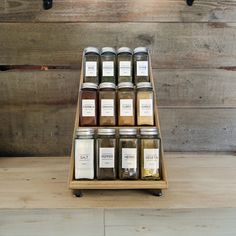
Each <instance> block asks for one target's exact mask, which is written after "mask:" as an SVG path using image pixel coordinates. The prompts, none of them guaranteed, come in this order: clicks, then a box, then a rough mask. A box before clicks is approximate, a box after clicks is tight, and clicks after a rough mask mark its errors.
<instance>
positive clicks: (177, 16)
mask: <svg viewBox="0 0 236 236" xmlns="http://www.w3.org/2000/svg"><path fill="white" fill-rule="evenodd" d="M235 20H236V4H235V1H234V0H230V1H214V0H205V1H204V0H199V1H195V3H194V6H193V7H188V6H187V5H186V3H185V1H182V0H175V1H171V0H146V1H145V2H144V1H142V0H132V1H126V0H100V1H96V0H80V1H77V0H70V1H68V0H56V1H54V6H53V8H52V9H51V10H50V11H44V10H43V9H42V1H41V0H34V1H29V0H14V1H12V0H5V1H1V2H0V21H2V22H16V21H17V22H32V21H34V22H127V21H128V22H130V21H135V22H147V21H148V22H232V21H234V22H235Z"/></svg>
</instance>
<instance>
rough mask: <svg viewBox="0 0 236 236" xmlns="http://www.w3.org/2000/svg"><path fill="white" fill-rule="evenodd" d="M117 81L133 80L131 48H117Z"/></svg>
mask: <svg viewBox="0 0 236 236" xmlns="http://www.w3.org/2000/svg"><path fill="white" fill-rule="evenodd" d="M117 60H118V62H117V63H118V83H122V82H131V83H132V82H133V76H132V74H133V73H132V72H133V65H132V64H133V60H132V50H131V49H130V48H127V47H122V48H119V49H118V50H117Z"/></svg>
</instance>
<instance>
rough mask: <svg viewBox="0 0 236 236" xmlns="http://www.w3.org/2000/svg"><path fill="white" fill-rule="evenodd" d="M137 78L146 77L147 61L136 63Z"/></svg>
mask: <svg viewBox="0 0 236 236" xmlns="http://www.w3.org/2000/svg"><path fill="white" fill-rule="evenodd" d="M137 76H148V61H137Z"/></svg>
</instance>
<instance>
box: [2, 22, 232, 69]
mask: <svg viewBox="0 0 236 236" xmlns="http://www.w3.org/2000/svg"><path fill="white" fill-rule="evenodd" d="M0 35H1V37H0V45H1V47H0V55H1V58H0V64H5V65H8V64H11V65H17V64H20V65H22V64H35V65H42V64H44V65H45V64H46V65H65V64H66V65H72V64H74V65H76V64H79V63H80V62H81V54H82V50H83V49H84V48H85V47H86V46H88V45H95V46H98V47H102V46H104V45H106V46H108V45H109V46H116V47H119V46H123V45H126V46H130V47H132V48H133V47H136V46H147V47H149V48H150V49H151V53H152V63H153V68H168V69H169V68H178V69H180V68H199V67H202V68H209V67H211V68H219V67H220V68H228V67H230V68H231V69H235V57H236V47H235V46H234V45H235V43H234V42H235V40H236V23H209V24H202V23H190V24H189V23H180V24H176V23H165V24H163V23H142V24H139V23H122V24H121V23H108V24H104V23H78V24H74V23H68V24H59V23H54V24H48V23H37V24H35V23H32V24H31V23H28V24H26V23H1V24H0Z"/></svg>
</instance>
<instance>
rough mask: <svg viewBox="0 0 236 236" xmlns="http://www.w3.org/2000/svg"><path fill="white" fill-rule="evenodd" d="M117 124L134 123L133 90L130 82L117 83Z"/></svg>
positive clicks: (126, 124)
mask: <svg viewBox="0 0 236 236" xmlns="http://www.w3.org/2000/svg"><path fill="white" fill-rule="evenodd" d="M117 102H118V125H120V126H128V125H131V126H132V125H135V90H134V85H133V84H132V83H130V82H123V83H120V84H118V94H117Z"/></svg>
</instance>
